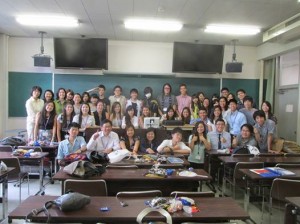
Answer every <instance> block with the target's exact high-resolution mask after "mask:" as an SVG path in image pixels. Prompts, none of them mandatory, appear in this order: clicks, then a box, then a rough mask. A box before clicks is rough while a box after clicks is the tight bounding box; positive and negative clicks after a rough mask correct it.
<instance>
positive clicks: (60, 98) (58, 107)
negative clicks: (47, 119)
mask: <svg viewBox="0 0 300 224" xmlns="http://www.w3.org/2000/svg"><path fill="white" fill-rule="evenodd" d="M66 97H67V94H66V90H65V89H64V88H59V89H58V90H57V92H56V100H54V104H55V111H56V114H61V113H62V111H63V109H64V107H65V104H66V102H67V101H66Z"/></svg>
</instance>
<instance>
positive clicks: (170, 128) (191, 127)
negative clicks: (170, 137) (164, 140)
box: [162, 124, 195, 131]
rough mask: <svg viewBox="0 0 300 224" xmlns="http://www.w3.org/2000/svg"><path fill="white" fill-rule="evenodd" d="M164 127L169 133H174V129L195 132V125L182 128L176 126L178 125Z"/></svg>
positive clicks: (186, 125)
mask: <svg viewBox="0 0 300 224" xmlns="http://www.w3.org/2000/svg"><path fill="white" fill-rule="evenodd" d="M162 127H163V128H164V129H166V130H168V131H172V130H173V129H174V128H177V127H178V128H181V129H182V130H183V131H193V130H194V127H195V125H192V124H185V125H182V126H176V125H162Z"/></svg>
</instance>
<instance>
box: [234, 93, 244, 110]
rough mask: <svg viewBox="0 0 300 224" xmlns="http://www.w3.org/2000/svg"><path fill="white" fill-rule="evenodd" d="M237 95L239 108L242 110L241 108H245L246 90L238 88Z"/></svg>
mask: <svg viewBox="0 0 300 224" xmlns="http://www.w3.org/2000/svg"><path fill="white" fill-rule="evenodd" d="M236 95H237V98H238V101H237V109H238V110H240V109H242V108H244V97H245V96H246V91H245V90H243V89H238V90H237V91H236Z"/></svg>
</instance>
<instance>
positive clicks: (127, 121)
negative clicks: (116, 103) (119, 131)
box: [122, 106, 139, 129]
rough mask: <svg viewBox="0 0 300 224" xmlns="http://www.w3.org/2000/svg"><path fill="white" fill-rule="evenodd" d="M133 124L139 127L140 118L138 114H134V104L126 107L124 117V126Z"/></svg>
mask: <svg viewBox="0 0 300 224" xmlns="http://www.w3.org/2000/svg"><path fill="white" fill-rule="evenodd" d="M129 125H132V126H133V127H134V128H139V119H138V118H137V116H134V109H133V107H132V106H128V107H127V108H126V113H125V116H124V117H123V119H122V128H123V129H124V128H126V126H129Z"/></svg>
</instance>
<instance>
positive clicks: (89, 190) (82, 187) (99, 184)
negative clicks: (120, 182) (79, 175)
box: [64, 179, 107, 196]
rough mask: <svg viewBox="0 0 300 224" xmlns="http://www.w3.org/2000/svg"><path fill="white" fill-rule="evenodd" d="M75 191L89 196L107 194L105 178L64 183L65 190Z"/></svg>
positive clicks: (69, 180)
mask: <svg viewBox="0 0 300 224" xmlns="http://www.w3.org/2000/svg"><path fill="white" fill-rule="evenodd" d="M67 191H73V192H78V193H81V194H85V195H89V196H107V187H106V182H105V180H72V179H68V180H66V181H65V183H64V192H67Z"/></svg>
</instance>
